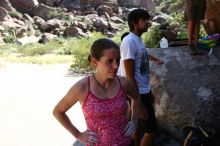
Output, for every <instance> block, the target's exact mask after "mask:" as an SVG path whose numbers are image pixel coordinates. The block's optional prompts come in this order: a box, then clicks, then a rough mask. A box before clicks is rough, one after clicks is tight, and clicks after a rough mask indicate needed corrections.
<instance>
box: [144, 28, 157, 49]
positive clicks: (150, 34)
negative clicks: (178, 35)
mask: <svg viewBox="0 0 220 146" xmlns="http://www.w3.org/2000/svg"><path fill="white" fill-rule="evenodd" d="M142 39H143V42H144V44H145V45H146V46H147V47H148V48H158V47H159V43H160V39H161V34H160V32H159V26H152V27H150V28H149V29H148V31H147V32H145V33H143V35H142Z"/></svg>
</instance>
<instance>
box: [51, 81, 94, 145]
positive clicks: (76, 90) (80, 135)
mask: <svg viewBox="0 0 220 146" xmlns="http://www.w3.org/2000/svg"><path fill="white" fill-rule="evenodd" d="M84 80H85V79H82V80H80V81H79V82H77V83H76V84H75V85H74V86H73V87H72V88H71V89H70V90H69V91H68V92H67V94H66V95H65V96H64V97H63V99H62V100H61V101H60V102H59V103H58V104H57V105H56V106H55V108H54V110H53V115H54V116H55V117H56V119H57V120H58V121H59V122H60V124H61V125H63V127H64V128H66V129H67V130H68V131H69V132H70V133H71V134H72V135H73V136H74V137H75V138H77V139H78V140H79V141H81V142H82V143H84V144H88V145H93V144H94V143H97V142H98V138H97V133H95V132H93V131H88V130H86V131H84V132H80V131H79V130H78V129H77V128H76V127H75V126H74V125H73V124H72V123H71V121H70V119H69V117H68V116H67V114H66V112H67V111H68V110H69V109H70V108H71V107H72V106H73V105H74V104H75V103H76V102H77V101H79V102H80V103H81V104H82V103H83V102H84V99H85V96H86V94H87V90H88V89H87V88H85V87H87V86H88V85H87V78H86V81H84Z"/></svg>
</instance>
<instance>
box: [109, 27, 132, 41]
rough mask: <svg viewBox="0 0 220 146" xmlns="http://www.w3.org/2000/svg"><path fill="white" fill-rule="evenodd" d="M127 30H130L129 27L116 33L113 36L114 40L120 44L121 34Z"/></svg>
mask: <svg viewBox="0 0 220 146" xmlns="http://www.w3.org/2000/svg"><path fill="white" fill-rule="evenodd" d="M125 32H129V29H128V28H124V29H123V30H122V31H119V32H117V33H116V35H115V36H114V37H113V38H112V40H113V41H114V42H115V43H117V44H119V45H120V43H121V36H122V35H123V34H124V33H125Z"/></svg>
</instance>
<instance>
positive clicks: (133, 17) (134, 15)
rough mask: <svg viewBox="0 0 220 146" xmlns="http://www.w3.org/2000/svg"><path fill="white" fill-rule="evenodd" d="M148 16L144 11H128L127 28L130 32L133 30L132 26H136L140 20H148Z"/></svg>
mask: <svg viewBox="0 0 220 146" xmlns="http://www.w3.org/2000/svg"><path fill="white" fill-rule="evenodd" d="M149 18H150V15H149V13H148V12H147V10H144V9H134V10H132V11H130V13H129V14H128V26H129V28H130V31H133V30H134V24H137V23H138V21H139V20H140V19H143V20H145V19H147V20H149Z"/></svg>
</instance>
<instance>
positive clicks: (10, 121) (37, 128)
mask: <svg viewBox="0 0 220 146" xmlns="http://www.w3.org/2000/svg"><path fill="white" fill-rule="evenodd" d="M0 64H1V66H0V117H1V120H0V145H1V146H71V145H73V143H74V142H75V139H74V138H73V136H72V135H71V134H69V133H68V132H67V131H66V130H65V129H64V128H63V127H62V126H61V125H59V123H58V122H57V121H56V119H55V118H54V117H53V115H52V110H53V108H54V106H55V104H56V103H57V102H58V101H59V100H60V99H61V98H62V97H63V96H64V94H65V93H66V92H67V91H68V90H69V88H70V87H71V86H72V85H73V84H74V83H75V82H76V81H77V80H79V79H80V78H81V77H82V76H70V75H68V67H69V65H68V64H66V65H33V64H21V63H9V64H8V63H4V62H3V63H2V62H1V61H0ZM68 115H69V116H70V117H71V120H72V121H73V123H74V124H75V125H76V126H77V127H78V128H79V129H80V130H84V129H85V121H84V119H83V115H82V111H81V108H80V105H79V104H76V105H75V106H74V107H73V108H72V109H71V110H70V111H68Z"/></svg>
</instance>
